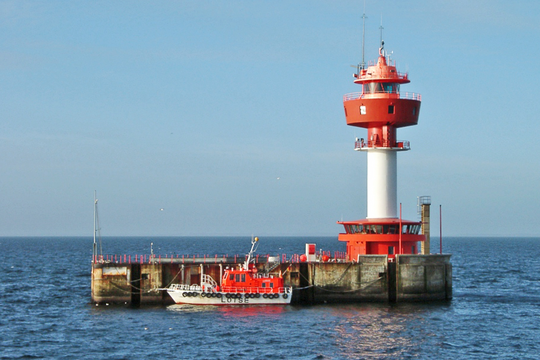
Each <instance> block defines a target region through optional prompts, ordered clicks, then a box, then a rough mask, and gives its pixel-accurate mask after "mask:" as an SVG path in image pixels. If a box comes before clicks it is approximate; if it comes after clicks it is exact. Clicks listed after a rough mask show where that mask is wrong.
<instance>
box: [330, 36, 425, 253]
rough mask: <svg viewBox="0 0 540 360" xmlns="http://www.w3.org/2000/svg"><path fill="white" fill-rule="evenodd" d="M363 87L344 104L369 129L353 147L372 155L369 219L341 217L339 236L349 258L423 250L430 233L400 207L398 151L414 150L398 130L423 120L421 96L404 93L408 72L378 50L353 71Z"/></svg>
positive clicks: (350, 119)
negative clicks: (423, 231) (407, 217)
mask: <svg viewBox="0 0 540 360" xmlns="http://www.w3.org/2000/svg"><path fill="white" fill-rule="evenodd" d="M354 78H355V80H354V83H355V84H358V85H360V86H361V91H359V92H355V93H350V94H346V95H344V97H343V106H344V110H345V118H346V121H347V125H349V126H356V127H361V128H365V129H367V136H366V138H361V139H356V141H355V147H354V149H355V150H356V151H359V152H366V153H367V217H366V219H362V220H355V221H339V222H338V224H341V225H343V226H344V230H345V232H344V233H341V234H339V236H338V240H339V241H344V242H346V243H347V256H348V259H349V260H350V261H357V259H358V255H370V254H373V255H375V254H378V255H383V254H386V255H388V258H389V260H390V261H392V260H393V259H394V258H395V255H396V254H418V252H419V247H418V246H419V244H420V243H421V242H422V241H424V239H425V236H424V235H422V234H420V229H421V225H422V223H421V222H419V221H409V220H403V219H402V218H401V210H400V212H399V214H398V208H397V154H398V153H399V152H403V151H408V150H410V144H409V142H408V141H404V140H398V138H397V129H398V128H401V127H405V126H412V125H416V124H417V123H418V115H419V113H420V102H421V96H420V94H416V93H410V92H403V91H402V90H401V85H404V84H407V83H409V82H410V80H409V77H408V74H406V73H399V72H398V71H397V69H396V66H395V62H394V61H392V60H391V59H390V58H389V56H388V54H387V53H386V51H385V50H384V41H382V36H381V45H380V48H379V57H378V59H377V61H376V62H372V63H370V64H368V66H367V68H366V67H365V66H364V64H363V63H362V66H361V67H359V68H358V70H357V73H355V74H354Z"/></svg>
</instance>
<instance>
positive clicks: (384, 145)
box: [354, 140, 411, 151]
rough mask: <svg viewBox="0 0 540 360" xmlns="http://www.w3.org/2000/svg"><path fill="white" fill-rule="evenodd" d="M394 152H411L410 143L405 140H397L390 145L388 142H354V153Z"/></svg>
mask: <svg viewBox="0 0 540 360" xmlns="http://www.w3.org/2000/svg"><path fill="white" fill-rule="evenodd" d="M374 149H378V150H394V151H407V150H411V143H410V142H409V141H406V140H398V141H396V142H395V143H393V144H391V143H389V142H388V141H383V142H381V141H363V140H358V141H355V142H354V150H355V151H369V150H374Z"/></svg>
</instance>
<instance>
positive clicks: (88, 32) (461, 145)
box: [0, 0, 540, 236]
mask: <svg viewBox="0 0 540 360" xmlns="http://www.w3.org/2000/svg"><path fill="white" fill-rule="evenodd" d="M365 7H366V14H367V16H368V19H367V21H366V60H374V59H376V57H377V51H378V42H379V26H380V22H381V17H382V21H383V26H384V35H383V37H384V40H385V44H386V46H385V48H386V49H387V50H388V51H393V55H392V57H393V59H395V60H396V64H397V67H398V70H399V71H401V72H408V73H409V76H410V79H411V83H410V84H408V85H404V86H402V88H401V90H402V92H405V91H411V92H419V93H421V94H422V108H421V111H420V120H419V124H418V126H414V127H410V128H406V129H399V130H398V138H399V139H403V140H409V141H410V142H411V148H412V150H411V151H409V152H405V153H400V154H399V155H398V176H399V178H398V200H399V202H401V203H402V204H403V214H404V217H405V218H408V219H417V214H416V199H417V196H420V195H431V197H432V202H433V205H434V206H433V211H432V216H433V218H434V221H433V223H432V227H433V228H434V229H437V232H438V226H439V224H438V205H439V204H442V206H443V232H444V234H445V235H447V236H483V235H487V236H493V235H500V236H537V235H539V234H540V230H538V227H537V226H536V224H537V223H538V221H537V216H538V215H539V214H540V189H539V184H540V166H539V165H540V160H539V159H538V157H539V155H538V139H537V138H538V133H539V132H540V125H539V121H538V120H539V119H538V114H539V113H540V102H539V100H538V95H539V93H540V91H539V90H538V83H539V79H540V76H539V75H538V74H537V71H536V70H535V68H536V66H535V64H536V62H537V59H538V58H539V55H540V42H539V41H538V39H540V21H539V20H540V15H539V14H540V2H538V1H532V0H531V1H514V2H508V1H493V0H490V1H487V0H478V1H465V0H456V1H415V2H405V1H370V0H366V4H365ZM363 8H364V4H363V2H362V1H280V0H275V1H247V0H246V1H230V0H229V1H130V2H127V1H114V2H110V1H92V2H89V1H88V2H87V1H46V2H42V1H0V169H1V175H0V190H1V194H2V195H1V200H0V236H18V235H21V236H26V235H38V236H39V235H52V236H56V235H58V236H63V235H88V236H90V235H91V234H92V211H93V193H94V190H97V193H98V198H99V211H100V220H101V227H102V234H103V235H145V236H146V235H150V236H152V235H155V236H158V235H173V236H183V235H251V234H256V235H259V236H273V235H310V236H311V235H320V236H326V235H330V236H332V235H336V236H337V234H338V233H339V232H340V231H341V227H340V226H338V225H336V223H335V222H336V221H337V220H340V219H343V220H355V219H360V218H364V217H365V216H366V154H365V153H357V152H354V151H353V145H354V138H355V137H357V136H358V137H362V136H365V130H363V129H357V128H352V127H348V126H347V125H346V123H345V117H344V113H343V105H342V96H343V94H345V93H349V92H354V91H359V90H360V88H359V86H358V85H355V84H353V82H352V80H353V78H352V73H353V71H354V69H352V68H351V67H350V65H353V64H357V63H358V62H360V61H361V57H362V54H361V45H362V44H361V39H362V22H361V15H362V12H363ZM161 209H163V211H161Z"/></svg>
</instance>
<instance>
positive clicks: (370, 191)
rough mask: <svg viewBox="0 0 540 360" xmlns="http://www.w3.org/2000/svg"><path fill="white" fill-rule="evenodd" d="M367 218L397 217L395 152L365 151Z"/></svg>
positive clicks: (381, 150)
mask: <svg viewBox="0 0 540 360" xmlns="http://www.w3.org/2000/svg"><path fill="white" fill-rule="evenodd" d="M367 218H368V219H384V218H397V153H396V151H394V150H390V149H369V150H368V151H367Z"/></svg>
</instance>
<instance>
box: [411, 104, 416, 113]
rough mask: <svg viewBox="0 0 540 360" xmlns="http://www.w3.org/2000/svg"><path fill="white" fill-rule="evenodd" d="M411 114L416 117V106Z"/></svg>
mask: <svg viewBox="0 0 540 360" xmlns="http://www.w3.org/2000/svg"><path fill="white" fill-rule="evenodd" d="M412 114H413V115H416V106H415V107H413V108H412Z"/></svg>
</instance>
